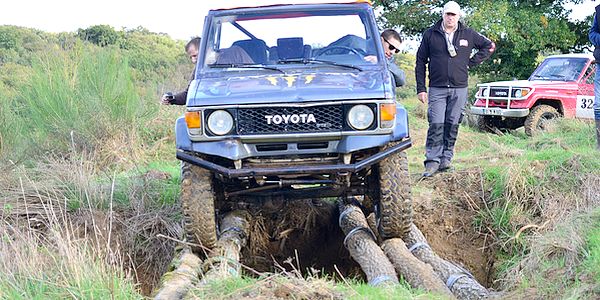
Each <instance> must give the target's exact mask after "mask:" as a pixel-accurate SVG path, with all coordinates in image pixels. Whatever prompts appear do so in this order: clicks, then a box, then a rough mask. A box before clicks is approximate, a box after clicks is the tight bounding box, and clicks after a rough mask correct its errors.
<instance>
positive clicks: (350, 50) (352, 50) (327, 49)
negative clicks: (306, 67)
mask: <svg viewBox="0 0 600 300" xmlns="http://www.w3.org/2000/svg"><path fill="white" fill-rule="evenodd" d="M340 49H341V50H345V51H347V52H348V53H350V54H354V55H356V56H358V57H360V58H361V59H362V58H363V56H365V53H361V52H363V51H362V50H360V49H355V48H350V47H346V46H329V47H325V48H323V49H321V50H319V52H318V53H317V54H316V55H315V57H320V56H323V55H325V53H328V52H331V51H333V50H340Z"/></svg>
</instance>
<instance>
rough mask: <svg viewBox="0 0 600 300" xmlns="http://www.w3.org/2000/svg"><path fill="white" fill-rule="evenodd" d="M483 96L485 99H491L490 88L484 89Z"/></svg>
mask: <svg viewBox="0 0 600 300" xmlns="http://www.w3.org/2000/svg"><path fill="white" fill-rule="evenodd" d="M481 95H482V96H484V97H486V98H487V97H489V96H490V89H489V88H484V89H483V91H482V92H481Z"/></svg>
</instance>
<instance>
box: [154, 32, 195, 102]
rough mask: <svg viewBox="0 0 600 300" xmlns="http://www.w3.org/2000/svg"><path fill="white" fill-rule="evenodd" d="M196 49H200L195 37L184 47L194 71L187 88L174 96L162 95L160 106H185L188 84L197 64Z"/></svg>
mask: <svg viewBox="0 0 600 300" xmlns="http://www.w3.org/2000/svg"><path fill="white" fill-rule="evenodd" d="M198 49H200V38H199V37H195V38H193V39H191V40H190V41H189V42H188V43H187V44H186V45H185V52H186V53H187V55H188V56H189V58H190V60H191V61H192V63H193V64H194V71H192V75H191V78H190V82H189V83H188V87H186V89H185V90H183V91H181V92H179V93H177V94H175V95H174V96H173V95H171V94H170V93H167V94H164V95H163V96H162V98H161V99H160V104H162V105H185V101H186V100H187V91H188V88H189V86H190V83H191V82H192V80H193V79H194V73H196V67H195V66H196V63H197V62H198Z"/></svg>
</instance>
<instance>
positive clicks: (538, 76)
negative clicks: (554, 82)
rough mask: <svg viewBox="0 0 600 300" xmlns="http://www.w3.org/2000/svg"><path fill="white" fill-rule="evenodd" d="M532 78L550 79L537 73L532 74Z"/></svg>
mask: <svg viewBox="0 0 600 300" xmlns="http://www.w3.org/2000/svg"><path fill="white" fill-rule="evenodd" d="M533 78H541V79H550V78H548V77H546V76H543V75H538V74H535V75H533Z"/></svg>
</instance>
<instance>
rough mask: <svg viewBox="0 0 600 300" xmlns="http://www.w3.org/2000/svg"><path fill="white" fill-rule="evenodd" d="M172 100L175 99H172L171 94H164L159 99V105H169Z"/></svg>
mask: <svg viewBox="0 0 600 300" xmlns="http://www.w3.org/2000/svg"><path fill="white" fill-rule="evenodd" d="M173 99H175V98H174V97H173V93H170V92H169V93H166V94H164V95H163V96H162V98H161V99H160V104H162V105H171V104H172V103H171V101H173Z"/></svg>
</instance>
